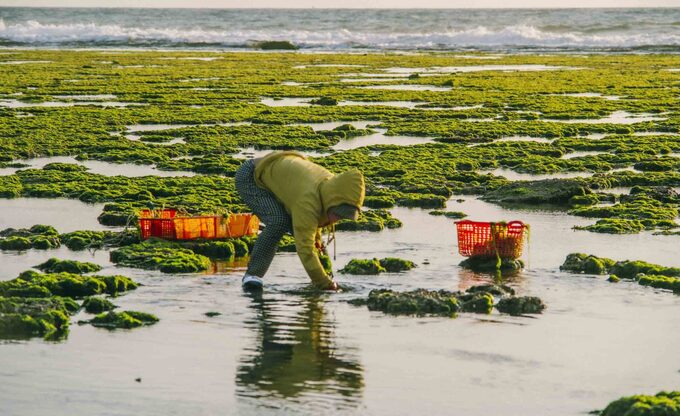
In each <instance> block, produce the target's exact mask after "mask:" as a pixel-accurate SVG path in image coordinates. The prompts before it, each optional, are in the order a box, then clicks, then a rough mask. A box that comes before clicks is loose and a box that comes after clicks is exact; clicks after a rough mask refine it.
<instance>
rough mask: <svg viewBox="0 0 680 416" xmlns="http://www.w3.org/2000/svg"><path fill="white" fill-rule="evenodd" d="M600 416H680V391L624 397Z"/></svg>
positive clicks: (609, 406) (612, 403)
mask: <svg viewBox="0 0 680 416" xmlns="http://www.w3.org/2000/svg"><path fill="white" fill-rule="evenodd" d="M600 416H680V391H672V392H660V393H657V394H656V395H654V396H644V395H638V396H629V397H622V398H620V399H618V400H615V401H613V402H611V403H609V405H607V407H606V408H605V409H604V410H603V411H602V412H601V413H600Z"/></svg>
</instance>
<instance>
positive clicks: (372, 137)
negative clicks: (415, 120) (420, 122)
mask: <svg viewBox="0 0 680 416" xmlns="http://www.w3.org/2000/svg"><path fill="white" fill-rule="evenodd" d="M374 130H375V131H376V133H374V134H369V135H368V136H358V137H352V138H350V139H340V141H339V142H338V144H336V145H334V146H332V149H334V150H337V151H342V150H350V149H356V148H359V147H365V146H374V145H381V144H388V145H393V146H412V145H417V144H425V143H434V142H435V141H434V139H432V138H431V137H416V136H386V135H385V133H386V132H387V129H378V128H374Z"/></svg>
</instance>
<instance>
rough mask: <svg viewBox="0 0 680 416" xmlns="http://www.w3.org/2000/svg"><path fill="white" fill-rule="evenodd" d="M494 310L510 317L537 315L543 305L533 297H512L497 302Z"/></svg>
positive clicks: (538, 299)
mask: <svg viewBox="0 0 680 416" xmlns="http://www.w3.org/2000/svg"><path fill="white" fill-rule="evenodd" d="M496 309H498V311H499V312H501V313H507V314H510V315H524V314H538V313H541V312H543V309H545V304H543V301H542V300H541V299H540V298H537V297H535V296H514V297H509V298H503V299H501V300H499V301H498V304H496Z"/></svg>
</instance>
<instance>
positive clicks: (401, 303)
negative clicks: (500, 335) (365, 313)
mask: <svg viewBox="0 0 680 416" xmlns="http://www.w3.org/2000/svg"><path fill="white" fill-rule="evenodd" d="M496 297H498V298H500V300H499V301H498V303H496V305H495V306H496V308H497V309H498V310H499V312H501V313H507V314H511V315H524V314H538V313H541V312H542V311H543V309H545V305H544V304H543V302H542V301H541V299H539V298H537V297H530V296H514V290H513V289H512V288H509V287H505V286H502V285H493V284H489V285H478V286H472V287H470V288H469V289H468V290H467V291H465V292H450V291H446V290H438V291H434V290H425V289H417V290H413V291H408V292H395V291H393V290H390V289H374V290H371V291H370V292H369V294H368V298H367V299H354V300H352V301H350V303H351V304H353V305H356V306H363V305H366V306H368V309H369V310H372V311H381V312H384V313H387V314H394V315H416V316H418V315H437V316H447V317H454V316H455V315H456V313H457V312H470V313H477V314H489V313H491V311H492V310H493V308H494V302H495V299H496Z"/></svg>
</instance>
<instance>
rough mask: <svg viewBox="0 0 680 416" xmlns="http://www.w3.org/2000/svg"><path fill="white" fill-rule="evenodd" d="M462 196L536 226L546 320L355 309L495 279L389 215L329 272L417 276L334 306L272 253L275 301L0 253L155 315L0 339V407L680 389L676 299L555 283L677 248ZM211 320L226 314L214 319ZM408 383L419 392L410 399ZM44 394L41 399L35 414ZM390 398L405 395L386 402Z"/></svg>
mask: <svg viewBox="0 0 680 416" xmlns="http://www.w3.org/2000/svg"><path fill="white" fill-rule="evenodd" d="M463 198H464V202H461V203H458V202H455V201H454V200H452V201H451V202H449V206H448V209H450V210H462V211H464V212H467V213H469V214H470V218H471V219H490V218H493V219H499V218H504V219H519V220H524V221H526V222H527V223H529V224H531V234H530V244H529V245H528V246H527V249H526V251H527V252H528V253H527V254H526V255H525V260H526V261H527V262H528V268H527V269H526V270H524V271H522V272H520V273H519V274H518V275H516V276H514V277H512V278H509V279H508V280H507V283H508V284H510V285H512V286H513V287H515V289H516V290H517V291H518V292H519V293H520V294H523V295H527V294H530V295H536V296H539V297H541V298H542V299H543V300H544V302H545V303H546V304H547V309H546V311H545V312H544V313H543V314H542V315H540V316H537V317H531V318H529V317H510V316H507V315H500V314H498V313H497V312H494V313H492V314H491V315H474V314H460V315H459V317H458V318H456V319H449V318H428V317H421V318H416V317H392V316H387V315H383V314H381V313H377V312H369V311H368V310H367V309H366V308H365V307H353V306H350V305H348V304H347V303H346V302H345V301H346V300H348V299H352V298H356V297H361V296H365V295H366V294H367V293H368V291H369V290H370V289H372V288H378V287H387V286H389V287H392V288H394V289H395V290H409V289H414V288H429V289H440V288H446V289H450V290H456V289H465V288H467V287H469V286H471V285H473V284H478V283H483V282H488V281H490V280H491V279H492V276H489V275H485V274H477V273H472V272H468V271H466V270H463V269H461V268H460V267H458V266H457V263H458V262H459V261H460V260H461V259H462V258H461V257H460V256H459V255H458V254H457V252H456V244H455V233H454V222H453V221H452V220H449V219H446V218H443V217H432V216H429V215H428V214H427V211H426V210H420V209H407V208H395V209H393V210H392V212H393V214H394V215H395V216H397V217H398V218H400V219H401V220H402V221H403V222H404V227H403V228H402V229H398V230H390V231H384V232H381V233H368V232H356V233H353V232H349V233H347V232H344V233H338V237H337V238H338V243H337V244H338V246H337V249H338V258H337V260H336V261H335V263H334V264H335V266H336V269H337V268H339V267H341V266H342V265H344V264H345V263H346V262H347V261H348V260H349V259H350V258H354V257H360V258H361V257H363V258H366V257H384V256H388V255H394V256H399V257H402V258H407V259H411V260H414V261H415V262H416V263H417V264H418V268H416V269H414V270H413V271H411V272H408V273H405V274H387V275H382V276H378V277H371V276H363V277H360V276H343V275H338V276H337V278H338V280H339V281H340V282H341V284H342V285H343V286H345V288H346V291H345V292H343V293H339V294H334V295H311V294H309V293H307V294H305V292H304V291H300V290H301V289H303V288H304V287H305V285H306V283H307V280H306V279H307V278H306V277H304V271H303V269H302V267H301V266H300V264H299V261H298V260H297V257H296V255H295V254H293V253H281V254H278V255H277V257H276V258H275V261H274V263H273V265H272V268H271V270H270V274H269V275H268V276H267V278H266V284H267V286H266V289H265V292H264V294H263V295H262V296H261V297H251V296H248V295H245V294H243V292H242V291H241V289H240V276H241V274H242V273H243V271H242V270H243V269H242V267H243V264H242V263H241V264H235V265H233V267H229V266H228V265H227V266H226V267H222V268H220V269H218V273H217V274H212V275H211V274H196V275H183V276H181V275H180V276H171V275H163V274H161V273H157V272H149V271H140V270H132V269H125V268H122V269H121V268H116V267H114V266H112V265H111V264H110V263H109V262H108V253H107V252H106V251H98V252H95V253H89V252H70V251H68V250H66V249H58V250H55V251H53V252H37V251H29V252H25V253H21V254H16V253H8V252H2V253H0V261H1V262H2V264H4V265H10V267H9V268H8V269H7V270H6V271H4V272H3V276H2V278H3V279H9V278H11V277H14V276H15V275H16V272H17V271H19V270H25V269H28V268H29V267H31V266H32V265H35V264H37V263H39V262H41V261H44V260H45V259H46V258H48V256H50V255H51V254H54V255H57V256H59V257H62V258H74V259H78V260H81V261H85V260H87V261H92V262H95V263H99V264H102V265H103V266H104V267H105V268H104V270H102V272H101V273H103V274H111V273H122V274H125V275H128V276H131V277H133V278H135V279H136V280H138V281H140V282H142V283H144V285H145V286H143V287H140V288H139V289H137V290H136V291H133V292H131V293H129V294H126V295H124V296H121V297H119V298H117V299H114V302H115V303H116V304H118V305H119V306H121V308H123V309H133V310H144V311H147V312H151V313H154V314H156V315H158V316H159V317H160V319H161V321H160V322H159V323H158V324H156V325H154V326H152V327H148V328H140V329H136V330H132V331H124V330H122V331H113V332H110V331H107V330H103V329H96V328H93V327H90V326H78V325H75V324H74V325H73V326H72V329H71V332H70V334H69V337H68V339H67V340H66V341H64V342H61V343H57V344H53V343H48V342H45V341H41V340H30V341H14V342H8V343H4V344H3V345H2V349H3V354H2V357H3V358H2V359H0V360H1V361H2V364H3V366H2V368H3V370H2V372H0V380H1V381H2V384H3V389H2V396H3V408H4V409H6V410H7V411H9V414H22V415H23V414H44V413H50V414H54V415H66V414H74V413H73V412H74V409H77V411H76V413H77V414H104V413H105V414H112V415H124V414H129V413H130V412H133V411H134V409H139V408H143V409H149V412H150V413H154V414H216V413H221V414H228V413H233V412H237V413H238V414H245V415H259V414H291V413H294V414H310V415H311V414H318V413H319V412H332V413H334V414H362V415H363V414H384V413H392V414H421V413H423V412H428V413H433V414H436V413H437V412H438V410H441V409H443V408H452V409H456V411H457V412H461V414H466V415H488V414H531V415H534V414H536V415H538V414H550V415H558V416H559V415H565V416H566V415H582V414H585V413H587V412H588V411H590V410H593V409H597V408H601V407H602V406H603V404H606V403H608V402H609V401H610V400H611V398H612V397H618V396H621V395H624V394H627V392H629V391H641V392H652V391H656V390H661V389H664V388H667V386H669V385H670V386H672V385H676V384H677V383H678V377H680V376H678V370H679V369H680V359H678V357H677V354H676V351H675V350H676V348H675V345H678V343H679V342H680V332H678V331H677V330H675V329H676V328H677V326H678V325H680V317H678V316H677V314H675V313H673V312H672V311H674V310H677V308H678V306H680V297H678V296H673V295H672V294H670V293H665V292H664V291H657V290H654V289H650V288H644V287H641V286H639V285H636V284H634V283H630V282H622V283H619V284H611V283H608V282H606V281H605V280H604V279H603V278H592V277H588V276H578V275H571V274H566V273H561V272H559V271H558V266H559V264H560V263H561V262H562V261H563V260H564V257H565V256H566V254H567V253H569V252H572V251H587V252H589V253H593V254H597V255H602V256H610V257H613V258H617V259H623V258H640V257H642V258H645V259H646V260H648V261H652V262H657V263H662V264H666V265H674V266H680V263H679V262H678V257H677V253H676V251H675V249H674V248H673V244H672V241H674V240H673V237H660V236H652V235H651V234H649V233H643V234H640V235H636V236H615V235H601V234H594V233H588V232H584V231H573V230H572V229H571V227H572V226H573V225H582V224H585V223H588V221H587V220H585V219H581V218H575V217H570V216H567V215H565V214H564V213H563V212H560V211H549V210H542V209H521V210H507V209H503V208H501V207H499V206H496V205H492V204H488V203H485V202H482V201H479V200H477V199H475V198H468V197H463ZM81 212H82V211H81ZM94 215H95V213H94V212H93V213H90V214H87V213H85V212H83V215H81V216H80V218H81V221H82V220H88V219H89V221H92V220H91V218H92V217H93V216H94ZM3 217H6V216H3ZM15 220H16V217H13V218H12V219H11V221H10V222H12V223H13V224H15V222H16V221H15ZM15 225H16V224H15ZM61 225H62V226H64V225H65V223H62V224H61ZM82 228H87V225H86V224H83V227H82ZM60 231H61V230H60ZM63 231H67V230H63ZM546 247H550V250H546ZM425 263H428V264H425ZM209 311H215V312H220V313H221V315H219V316H216V317H213V318H208V317H206V316H205V315H204V313H206V312H209ZM83 318H85V316H84V315H78V316H76V317H75V318H74V319H75V320H77V319H83ZM620 346H625V348H622V347H620ZM121 351H124V352H125V354H124V357H125V359H121ZM136 379H139V381H136ZM55 380H59V382H55ZM407 385H411V386H412V385H418V386H420V387H421V388H419V389H411V388H408V389H404V388H402V387H403V386H407ZM33 391H40V392H41V399H40V400H35V397H34V396H33V394H32V393H31V392H33ZM393 391H399V392H400V393H399V394H398V395H394V394H387V392H393ZM442 391H447V392H455V394H453V393H452V394H442V393H441V392H442ZM113 392H115V394H112V393H113ZM121 397H124V398H125V400H121ZM490 397H491V398H493V399H492V400H490ZM151 404H152V407H151V408H150V407H149V406H150V405H151Z"/></svg>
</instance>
